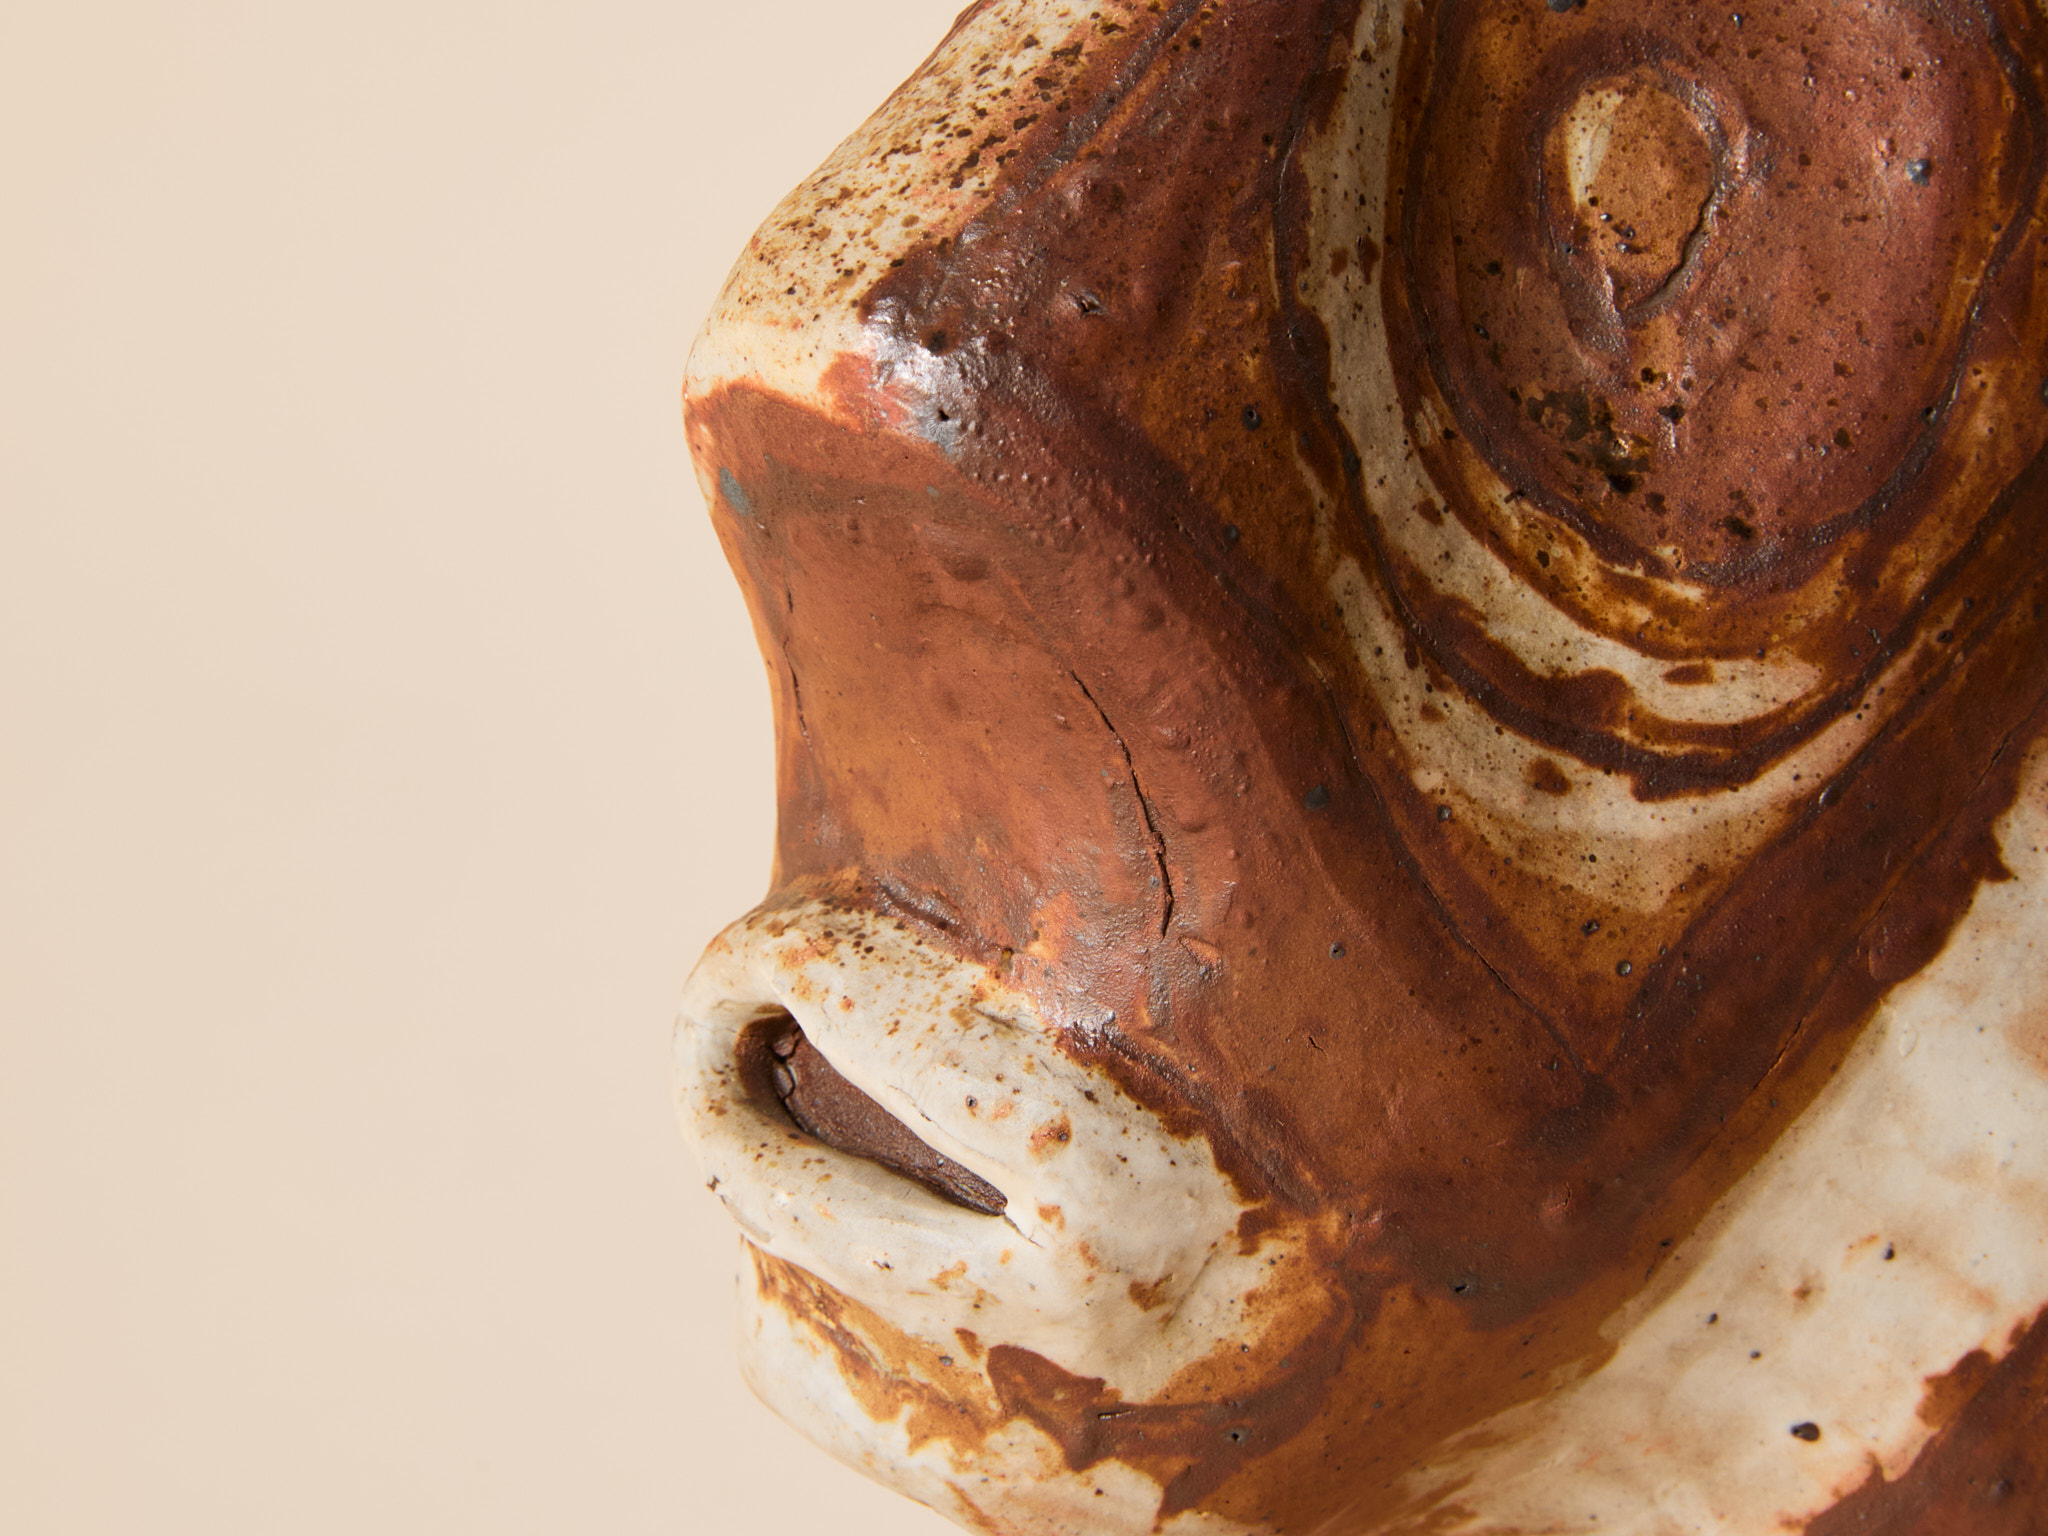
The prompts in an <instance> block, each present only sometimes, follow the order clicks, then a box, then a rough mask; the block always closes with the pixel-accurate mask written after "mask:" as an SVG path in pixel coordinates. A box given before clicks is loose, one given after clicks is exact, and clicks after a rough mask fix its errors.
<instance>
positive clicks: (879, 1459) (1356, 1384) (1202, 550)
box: [680, 0, 2048, 1536]
mask: <svg viewBox="0 0 2048 1536" xmlns="http://www.w3.org/2000/svg"><path fill="white" fill-rule="evenodd" d="M2044 27H2048V20H2044V17H2043V16H2042V14H2041V12H2040V11H2039V10H2038V9H2037V8H2036V6H2035V4H2034V3H2033V0H1981V3H1974V0H1954V3H1943V4H1935V3H1913V0H1871V3H1869V4H1859V5H1855V6H1847V5H1841V4H1836V3H1826V0H1754V3H1750V0H1745V4H1744V5H1743V7H1742V10H1741V13H1740V14H1735V13H1734V12H1733V11H1732V10H1731V9H1730V8H1729V7H1727V6H1722V7H1708V6H1703V5H1688V4H1678V3H1673V0H1576V3H1573V0H1435V3H1429V4H1425V3H1419V0H1415V3H1401V0H1214V3H1210V4H1195V3H1189V0H1154V3H1142V0H1137V3H1120V0H1095V3H1092V4H1089V5H1074V4H1068V3H1054V0H984V3H981V4H977V5H975V6H973V7H972V8H970V10H969V11H968V12H967V13H966V14H965V15H963V17H962V18H961V20H960V21H959V23H958V24H957V25H956V27H955V29H954V31H953V33H952V34H951V35H950V36H949V37H948V38H947V39H946V41H945V42H944V43H943V44H942V45H941V46H940V47H939V49H938V51H937V52H936V53H934V54H933V56H932V57H931V59H929V60H928V61H927V62H926V63H925V65H924V66H923V68H922V69H921V70H920V71H919V72H918V74H917V75H916V76H915V77H914V78H913V79H912V80H911V81H910V83H909V84H907V85H906V86H904V87H903V89H902V90H901V91H899V92H898V93H897V95H896V96H895V97H894V98H893V99H892V100H891V101H890V102H889V103H888V104H887V105H886V106H885V107H884V108H883V109H882V110H881V111H880V112H879V113H878V114H877V115H876V116H875V117H874V118H873V119H872V120H871V121H870V122H869V123H868V124H867V126H866V127H864V128H863V129H862V130H861V131H860V132H859V133H858V134H856V135H855V136H854V138H853V139H852V140H850V141H849V142H848V143H847V144H846V145H844V146H843V147H842V148H841V149H840V150H839V151H838V152H837V153H836V154H835V155H834V156H833V157H832V159H831V160H829V161H828V162H827V163H826V165H825V166H824V167H823V168H822V169H821V170H820V171H819V172H818V173H817V174H816V175H815V176H813V177H812V178H811V179H810V180H809V181H808V182H806V183H805V184H804V185H803V186H802V187H801V188H799V189H798V190H797V191H796V192H795V193H793V194H792V195H791V196H790V198H789V199H788V200H787V201H785V202H784V204H783V205H782V207H781V208H780V209H779V210H778V211H777V212H776V214H775V215H774V216H773V217H772V218H771V219H770V221H769V222H768V223H767V224H766V225H765V226H764V227H763V228H762V230H761V231H760V233H759V234H758V235H756V237H755V238H754V240H753V242H752V244H751V245H750V246H749V248H748V250H747V252H746V254H745V255H744V256H743V257H742V259H741V261H740V263H739V265H738V266H737V268H736V269H735V270H734V273H733V276H732V278H731V281H730V283H729V285H728V287H727V289H726V291H725V294H724V296H723V297H722V298H721V300H720V301H719V305H718V308H717V310H716V311H715V313H714V314H713V315H712V317H711V320H710V322H709V324H708V325H707V327H706V329H705V331H704V334H703V336H702V337H701V338H700V340H699V341H698V343H697V346H696V349H695V351H694V353H693V355H692V359H691V366H690V375H689V383H688V386H687V390H686V397H685V408H686V415H687V423H688V433H689V442H690V447H691V451H692V453H693V455H694V457H695V460H696V464H697V468H698V472H699V475H700V477H701V480H702V484H703V486H704V489H705V494H706V497H707V500H708V501H709V502H710V504H711V506H712V508H713V516H714V518H715V519H716V522H717V525H718V531H719V534H720V537H721V539H722V540H723V542H724V546H725V549H726V551H727V554H728V556H729V558H730V560H731V562H732V566H733V569H734V571H735V573H736V574H737V575H738V577H739V580H740V582H741V584H742V586H743V587H744V589H745V591H746V594H747V597H748V601H749V603H750V604H751V607H752V613H753V618H754V624H755V628H756V633H757V635H758V638H759V641H760V644H761V649H762V652H763V655H764V657H765V658H766V660H767V664H768V673H769V679H770V684H771V687H772V689H773V692H774V699H775V707H776V720H777V750H778V769H777V772H778V789H779V794H780V803H781V822H780V830H779V835H778V843H777V853H776V860H775V867H774V872H773V876H772V883H771V892H770V894H769V896H768V898H767V899H766V900H765V901H764V903H763V904H762V905H761V906H760V907H759V908H757V909H756V910H755V911H754V912H753V913H751V914H749V915H748V916H746V917H744V918H742V919H741V920H740V921H739V922H737V923H735V924H734V925H733V927H732V928H730V929H729V930H728V931H727V932H726V933H725V934H724V935H723V936H721V937H720V938H719V939H718V940H717V941H716V942H714V944H713V945H712V946H711V949H710V951H709V952H708V953H707V954H706V955H705V957H704V959H703V961H702V962H701V964H700V965H699V967H698V969H697V971H696V973H695V975H694V976H693V978H692V980H691V982H690V985H689V988H688V992H687V996H686V1001H685V1006H684V1020H683V1027H682V1031H681V1036H680V1053H681V1059H682V1095H683V1100H684V1114H685V1121H686V1125H687V1127H688V1130H689V1133H690V1135H691V1137H692V1139H693V1141H694V1144H695V1147H696V1150H697V1152H698V1155H699V1156H700V1157H701V1159H702V1161H703V1164H704V1166H705V1169H706V1171H707V1174H708V1175H709V1177H710V1179H711V1181H712V1183H713V1185H714V1187H715V1189H716V1191H717V1193H718V1194H719V1196H720V1198H721V1199H723V1200H724V1201H725V1202H726V1204H727V1205H728V1207H729V1208H730V1209H731V1211H732V1214H733V1216H734V1218H735V1219H736V1221H737V1222H738V1224H739V1226H740V1228H741V1230H742V1232H743V1233H744V1235H745V1238H746V1249H745V1252H746V1260H745V1283H744V1286H743V1289H744V1290H745V1291H746V1293H747V1301H746V1303H745V1307H744V1317H743V1323H742V1326H743V1329H744V1332H745V1359H746V1369H747V1371H748V1374H749V1378H750V1380H751V1381H752V1382H753V1384H754V1386H755V1388H756V1390H757V1391H759V1392H760V1393H761V1394H762V1395H763V1396H764V1397H765V1398H766V1399H767V1400H768V1401H769V1402H770V1403H771V1404H772V1405H773V1406H775V1407H776V1408H777V1409H778V1410H779V1411H781V1412H782V1413H784V1414H785V1415H786V1416H788V1417H789V1418H790V1419H792V1420H793V1421H795V1422H796V1423H797V1424H798V1425H799V1426H800V1427H801V1428H802V1429H803V1430H804V1431H805V1432H806V1433H808V1434H810V1435H811V1436H812V1437H813V1438H815V1439H816V1440H818V1441H819V1442H820V1443H822V1444H824V1445H825V1446H826V1447H827V1448H829V1449H830V1450H832V1451H833V1452H834V1453H835V1454H837V1455H839V1456H841V1457H843V1458H845V1459H847V1460H849V1461H851V1462H853V1463H854V1464H855V1465H857V1466H859V1467H861V1468H862V1469H864V1470H866V1471H868V1472H869V1473H871V1474H872V1475H874V1476H876V1477H879V1478H881V1479H883V1480H885V1481H887V1482H889V1483H891V1484H892V1485H894V1486H896V1487H898V1488H900V1489H902V1490H903V1491H904V1492H906V1493H909V1494H911V1495H912V1496H913V1497H916V1498H919V1499H922V1500H924V1501H926V1502H928V1503H930V1504H932V1505H934V1506H935V1507H936V1508H938V1509H940V1510H941V1511H943V1512H945V1513H947V1514H948V1515H951V1516H952V1517H953V1518H955V1519H957V1520H959V1521H961V1522H962V1523H963V1524H966V1525H969V1526H971V1527H974V1528H976V1529H980V1530H985V1531H990V1532H1003V1533H1019V1536H1022V1533H1031V1536H1053V1533H1065V1532H1080V1531H1085V1532H1090V1533H1094V1532H1102V1533H1126V1532H1128V1533H1134V1536H1135V1533H1142V1532H1151V1531H1155V1530H1156V1531H1163V1532H1168V1533H1174V1536H1190V1533H1202V1536H1225V1533H1241V1532H1261V1533H1288V1536H1295V1533H1300V1536H1308V1533H1331V1536H1336V1533H1366V1532H1378V1531H1403V1532H1410V1531H1422V1530H1425V1529H1426V1530H1429V1531H1432V1532H1464V1531H1470V1532H1475V1533H1476V1532H1482V1531H1483V1532H1488V1533H1493V1536H1519V1533H1530V1536H1533V1533H1536V1532H1563V1531H1605V1532H1612V1531H1624V1532H1640V1533H1645V1536H1658V1533H1663V1532H1667V1531H1669V1532H1677V1531H1681V1530H1682V1531H1688V1532H1692V1531H1700V1532H1716V1533H1725V1536H1752V1533H1755V1532H1759V1531H1765V1530H1776V1529H1791V1530H1800V1529H1804V1530H1807V1531H1811V1532H1814V1533H1822V1536H1827V1533H1833V1532H1837V1531H1856V1532H1869V1531H1884V1532H1906V1531H1913V1532H1921V1531H1927V1532H1933V1531H1944V1532H1946V1531H1963V1530H1967V1531H1970V1532H1973V1533H1974V1532H1979V1531H1983V1532H2006V1531H2011V1532H2015V1533H2018V1532H2023V1531H2031V1530H2037V1529H2038V1528H2039V1526H2038V1521H2039V1519H2040V1518H2041V1512H2042V1511H2043V1510H2044V1509H2048V1407H2044V1405H2048V1324H2043V1323H2041V1322H2040V1321H2039V1317H2040V1313H2041V1311H2042V1309H2043V1307H2044V1305H2048V1236H2044V1234H2048V917H2044V915H2043V908H2042V902H2043V899H2044V896H2043V892H2044V888H2048V713H2044V704H2043V700H2044V694H2048V630H2044V625H2048V618H2044V613H2048V610H2044V603H2048V469H2044V461H2043V458H2042V449H2043V445H2044V443H2048V396H2044V383H2043V378H2044V359H2048V292H2044V262H2048V248H2044V245H2043V239H2042V231H2043V217H2044V211H2048V202H2044V199H2048V190H2044V188H2048V183H2044V176H2048V35H2044Z"/></svg>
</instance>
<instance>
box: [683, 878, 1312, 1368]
mask: <svg viewBox="0 0 2048 1536" xmlns="http://www.w3.org/2000/svg"><path fill="white" fill-rule="evenodd" d="M677 1058H678V1060H677V1066H678V1073H679V1079H680V1082H679V1088H680V1095H681V1100H682V1103H681V1110H682V1118H683V1128H684V1132H685V1134H686V1135H687V1136H688V1137H689V1139H690V1140H691V1142H692V1143H693V1144H694V1147H695V1150H696V1152H697V1155H698V1158H699V1161H700V1162H701V1164H702V1166H703V1168H704V1170H705V1173H706V1174H707V1175H708V1181H709V1184H710V1187H711V1188H712V1190H713V1192H714V1193H716V1194H717V1196H718V1198H719V1199H720V1200H721V1201H723V1202H724V1204H725V1206H726V1209H727V1210H728V1211H729V1212H730V1213H731V1215H732V1217H733V1219H734V1221H735V1222H736V1223H737V1224H738V1225H739V1227H740V1230H741V1231H742V1232H743V1233H744V1234H745V1236H746V1238H747V1240H748V1241H749V1242H751V1243H752V1244H753V1245H754V1246H755V1247H756V1248H759V1249H761V1250H762V1251H764V1252H766V1253H768V1254H771V1255H773V1256H774V1257H775V1258H777V1259H781V1260H784V1261H786V1262H787V1263H789V1264H793V1265H796V1266H798V1267H799V1268H801V1269H803V1270H804V1271H806V1272H808V1273H809V1274H811V1275H813V1276H815V1277H816V1278H817V1279H819V1280H822V1281H823V1282H825V1284H826V1285H828V1286H830V1287H832V1288H833V1289H835V1290H837V1291H839V1292H841V1293H843V1294H844V1295H846V1296H849V1297H851V1298H853V1299H854V1300H856V1301H858V1302H859V1303H860V1304H861V1305H863V1306H865V1307H868V1308H871V1309H872V1310H873V1311H874V1312H875V1313H876V1314H877V1315H878V1316H880V1317H881V1318H883V1319H885V1320H886V1321H887V1322H889V1323H890V1324H891V1325H893V1326H895V1327H897V1328H901V1329H903V1330H905V1331H906V1332H908V1333H909V1334H912V1335H914V1336H916V1337H918V1338H921V1339H924V1340H928V1341H932V1342H934V1343H935V1344H937V1345H939V1346H941V1347H944V1348H954V1347H956V1346H955V1340H956V1339H957V1338H958V1337H959V1336H960V1335H961V1333H962V1332H963V1330H964V1331H965V1333H966V1334H968V1335H970V1336H972V1337H973V1338H975V1339H977V1340H978V1341H980V1344H979V1345H978V1346H977V1347H981V1346H986V1347H988V1348H993V1347H994V1346H996V1345H997V1344H1006V1345H1010V1346H1013V1347H1015V1348H1019V1349H1025V1350H1029V1351H1032V1352H1035V1353H1037V1354H1039V1355H1042V1356H1044V1357H1045V1358H1046V1359H1048V1360H1052V1361H1057V1362H1061V1363H1062V1364H1063V1365H1066V1366H1069V1367H1070V1368H1073V1369H1085V1373H1086V1374H1087V1375H1088V1376H1091V1377H1101V1378H1105V1379H1107V1380H1109V1381H1111V1382H1112V1383H1113V1384H1114V1385H1115V1386H1116V1387H1117V1388H1118V1389H1119V1390H1121V1391H1124V1392H1126V1393H1129V1394H1131V1395H1133V1396H1142V1395H1144V1394H1147V1393H1150V1392H1152V1391H1154V1390H1157V1389H1158V1388H1159V1387H1160V1386H1161V1385H1163V1383H1164V1382H1165V1381H1166V1380H1167V1379H1168V1378H1169V1377H1170V1376H1171V1375H1172V1373H1173V1372H1174V1371H1175V1370H1176V1369H1178V1368H1179V1367H1180V1366H1181V1365H1184V1364H1186V1363H1187V1362H1188V1361H1189V1360H1190V1359H1193V1358H1196V1357H1199V1356H1200V1355H1202V1354H1204V1353H1206V1352H1208V1351H1209V1350H1210V1349H1212V1348H1213V1347H1215V1346H1216V1344H1217V1343H1218V1341H1219V1340H1220V1339H1223V1338H1226V1337H1234V1336H1236V1334H1237V1333H1238V1332H1240V1331H1241V1330H1242V1329H1243V1328H1244V1327H1245V1325H1246V1320H1247V1314H1246V1311H1245V1306H1244V1297H1245V1296H1246V1295H1247V1294H1248V1293H1249V1292H1250V1291H1251V1290H1252V1289H1254V1288H1255V1287H1256V1286H1257V1285H1258V1284H1259V1283H1260V1281H1261V1280H1262V1279H1264V1278H1267V1277H1269V1276H1270V1274H1271V1268H1270V1266H1271V1264H1272V1262H1273V1255H1272V1252H1271V1251H1270V1250H1271V1248H1272V1243H1273V1241H1274V1240H1273V1239H1272V1238H1271V1237H1270V1236H1269V1237H1268V1238H1267V1239H1265V1248H1264V1249H1263V1250H1260V1251H1254V1250H1255V1249H1259V1244H1257V1243H1252V1244H1249V1245H1248V1244H1246V1243H1244V1242H1241V1241H1240V1240H1239V1238H1238V1218H1239V1217H1240V1216H1241V1215H1242V1214H1243V1212H1244V1211H1245V1209H1246V1208H1247V1203H1248V1202H1246V1200H1245V1199H1244V1198H1243V1196H1242V1195H1240V1193H1239V1192H1238V1190H1237V1188H1236V1186H1235V1185H1234V1184H1233V1183H1232V1182H1231V1180H1230V1179H1229V1177H1228V1176H1227V1175H1225V1174H1224V1173H1223V1171H1222V1170H1221V1169H1220V1168H1219V1167H1218V1166H1217V1164H1216V1161H1215V1158H1214V1155H1213V1153H1212V1151H1211V1149H1210V1147H1209V1145H1208V1143H1207V1142H1206V1140H1204V1139H1203V1138H1201V1137H1200V1136H1198V1135H1197V1136H1183V1135H1176V1134H1175V1133H1174V1132H1173V1131H1171V1130H1170V1129H1169V1128H1168V1127H1167V1125H1166V1124H1165V1122H1164V1121H1162V1120H1161V1119H1160V1118H1159V1117H1158V1116H1157V1115H1156V1114H1154V1113H1153V1112H1152V1111H1151V1110H1148V1109H1146V1108H1145V1107H1144V1106H1142V1105H1140V1104H1138V1103H1137V1102H1136V1101H1135V1100H1133V1099H1131V1098H1130V1097H1128V1096H1127V1095H1126V1094H1125V1093H1124V1092H1123V1091H1122V1090H1121V1089H1120V1088H1119V1087H1118V1086H1117V1085H1116V1084H1115V1083H1114V1082H1113V1081H1112V1080H1111V1079H1109V1078H1108V1077H1106V1076H1105V1075H1103V1074H1102V1073H1100V1072H1098V1071H1096V1070H1095V1069H1093V1068H1091V1067H1089V1066H1087V1065H1085V1064H1083V1063H1081V1062H1079V1061H1076V1060H1075V1059H1073V1058H1072V1057H1071V1056H1070V1055H1068V1054H1067V1053H1066V1051H1065V1050H1064V1049H1063V1048H1062V1045H1061V1038H1060V1034H1059V1031H1058V1030H1057V1029H1055V1028H1054V1027H1052V1026H1051V1025H1050V1024H1048V1023H1047V1022H1046V1021H1045V1020H1044V1019H1043V1018H1042V1017H1041V1016H1040V1014H1039V1013H1038V1010H1037V1007H1036V1005H1035V1004H1034V1003H1033V1002H1032V1000H1031V999H1030V998H1029V997H1028V996H1027V995H1025V994H1024V993H1022V992H1020V991H1018V990H1017V989H1016V988H1014V987H1013V986H1012V985H1010V984H1009V983H1008V982H1007V981H1006V980H1005V979H1004V978H1002V977H1000V976H998V975H996V974H995V973H994V972H993V971H991V970H989V969H988V968H987V967H985V966H982V965H978V964H975V963H973V962H971V961H967V960H963V959H961V958H959V957H957V956H955V955H952V954H950V953H948V952H945V951H943V950H941V949H940V948H938V947H936V946H935V945H933V944H931V943H929V942H927V941H926V940H924V939H923V938H921V937H919V936H918V935H917V934H916V933H915V932H913V931H912V930H911V929H910V928H909V927H908V926H907V924H906V923H904V922H903V921H902V920H900V919H896V918H890V917H884V916H882V915H880V914H878V913H875V912H873V911H871V910H867V909H865V908H861V907H858V906H854V905H850V904H847V903H843V902H834V901H829V900H824V899H814V900H791V901H789V902H787V903H785V904H781V905H778V906H773V907H768V908H764V909H762V910H760V911H757V912H755V913H753V914H751V915H750V916H748V917H746V918H743V919H741V920H740V921H739V922H737V923H735V924H734V925H733V926H732V927H731V928H729V929H728V930H726V932H725V933H723V934H721V935H720V936H719V937H718V938H717V939H715V940H713V941H712V944H711V946H710V948H709V949H708V950H707V951H706V952H705V955H704V958H703V959H702V960H701V961H700V962H699V963H698V966H697V969H696V971H695V972H694V973H693V974H692V976H691V978H690V981H689V984H688V986H687V987H686V988H685V991H684V998H683V1009H682V1020H681V1023H680V1027H679V1030H678V1035H677Z"/></svg>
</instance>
